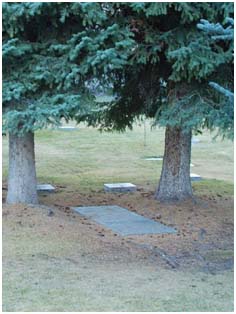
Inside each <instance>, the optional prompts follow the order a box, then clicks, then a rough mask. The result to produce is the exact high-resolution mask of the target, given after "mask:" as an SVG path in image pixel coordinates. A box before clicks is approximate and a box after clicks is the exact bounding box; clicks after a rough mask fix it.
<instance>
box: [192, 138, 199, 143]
mask: <svg viewBox="0 0 236 314" xmlns="http://www.w3.org/2000/svg"><path fill="white" fill-rule="evenodd" d="M191 142H192V144H197V143H199V142H200V140H199V138H196V137H193V138H192V140H191Z"/></svg>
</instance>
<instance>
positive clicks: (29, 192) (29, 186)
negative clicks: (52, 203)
mask: <svg viewBox="0 0 236 314" xmlns="http://www.w3.org/2000/svg"><path fill="white" fill-rule="evenodd" d="M7 203H8V204H15V203H26V204H37V203H38V195H37V179H36V170H35V155H34V134H33V133H30V132H29V133H26V134H24V135H22V136H21V137H18V136H17V135H13V134H9V174H8V193H7Z"/></svg>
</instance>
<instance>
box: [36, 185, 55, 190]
mask: <svg viewBox="0 0 236 314" xmlns="http://www.w3.org/2000/svg"><path fill="white" fill-rule="evenodd" d="M37 191H38V192H54V191H55V187H54V186H52V185H51V184H37Z"/></svg>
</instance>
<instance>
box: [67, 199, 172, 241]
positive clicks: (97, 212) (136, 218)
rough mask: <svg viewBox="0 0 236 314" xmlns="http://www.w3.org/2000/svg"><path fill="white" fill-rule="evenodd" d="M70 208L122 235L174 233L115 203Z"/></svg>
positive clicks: (170, 228) (166, 227)
mask: <svg viewBox="0 0 236 314" xmlns="http://www.w3.org/2000/svg"><path fill="white" fill-rule="evenodd" d="M72 209H73V210H74V211H75V212H77V213H79V214H81V215H82V216H85V217H87V218H89V219H91V220H93V221H95V222H97V223H99V224H101V225H103V226H105V227H107V228H108V229H111V230H112V231H113V232H116V233H119V234H120V235H122V236H126V235H141V234H163V233H176V230H175V229H174V228H172V227H168V226H165V225H163V224H161V223H159V222H157V221H154V220H152V219H149V218H146V217H143V216H141V215H138V214H136V213H133V212H131V211H129V210H128V209H126V208H122V207H120V206H116V205H111V206H109V205H108V206H88V207H72Z"/></svg>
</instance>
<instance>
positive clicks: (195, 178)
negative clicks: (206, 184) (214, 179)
mask: <svg viewBox="0 0 236 314" xmlns="http://www.w3.org/2000/svg"><path fill="white" fill-rule="evenodd" d="M190 179H191V181H201V180H202V177H201V176H200V175H199V174H196V173H190Z"/></svg>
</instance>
